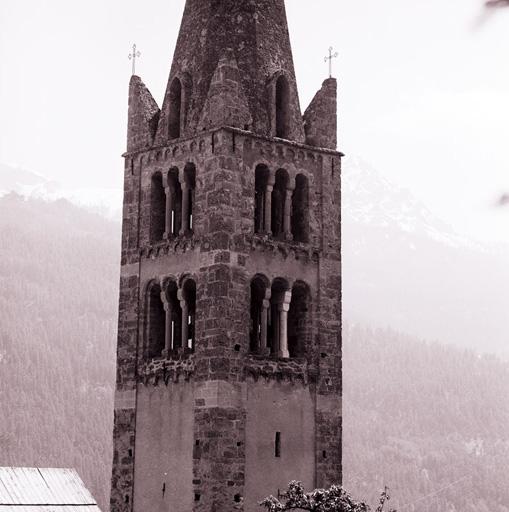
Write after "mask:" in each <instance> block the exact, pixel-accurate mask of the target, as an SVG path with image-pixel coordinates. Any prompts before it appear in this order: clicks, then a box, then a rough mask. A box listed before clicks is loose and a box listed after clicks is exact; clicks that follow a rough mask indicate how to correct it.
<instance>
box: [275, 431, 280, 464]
mask: <svg viewBox="0 0 509 512" xmlns="http://www.w3.org/2000/svg"><path fill="white" fill-rule="evenodd" d="M274 455H275V456H276V457H278V458H279V457H281V432H276V439H275V442H274Z"/></svg>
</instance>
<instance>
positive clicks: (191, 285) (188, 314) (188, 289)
mask: <svg viewBox="0 0 509 512" xmlns="http://www.w3.org/2000/svg"><path fill="white" fill-rule="evenodd" d="M182 294H183V298H184V300H183V304H182V346H183V348H184V349H185V350H190V351H194V346H195V334H196V327H195V326H196V283H195V282H194V280H193V279H187V280H186V281H185V282H184V285H183V288H182Z"/></svg>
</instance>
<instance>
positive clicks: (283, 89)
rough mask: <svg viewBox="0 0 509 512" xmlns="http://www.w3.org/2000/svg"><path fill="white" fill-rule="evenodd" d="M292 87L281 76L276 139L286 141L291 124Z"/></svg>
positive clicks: (277, 95)
mask: <svg viewBox="0 0 509 512" xmlns="http://www.w3.org/2000/svg"><path fill="white" fill-rule="evenodd" d="M289 118H290V87H289V84H288V80H287V78H286V77H285V76H284V75H281V76H280V77H279V78H278V79H277V81H276V137H279V138H281V139H286V138H287V137H288V132H289V124H290V119H289Z"/></svg>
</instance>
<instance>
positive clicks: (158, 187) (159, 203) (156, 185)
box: [150, 173, 166, 243]
mask: <svg viewBox="0 0 509 512" xmlns="http://www.w3.org/2000/svg"><path fill="white" fill-rule="evenodd" d="M165 228H166V193H165V191H164V186H163V177H162V175H161V174H160V173H156V174H154V175H153V176H152V183H151V190H150V241H151V243H156V242H160V241H161V240H162V239H163V237H164V232H165Z"/></svg>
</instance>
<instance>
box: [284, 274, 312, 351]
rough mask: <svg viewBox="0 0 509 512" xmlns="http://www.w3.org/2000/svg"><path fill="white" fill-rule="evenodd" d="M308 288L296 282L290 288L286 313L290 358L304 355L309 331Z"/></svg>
mask: <svg viewBox="0 0 509 512" xmlns="http://www.w3.org/2000/svg"><path fill="white" fill-rule="evenodd" d="M309 303H310V294H309V288H308V286H307V285H306V284H305V283H302V282H297V283H295V285H294V286H293V288H292V299H291V302H290V310H289V312H288V351H289V353H290V357H300V356H302V355H304V354H305V352H306V346H307V343H308V341H309V340H308V333H309V332H310V331H309V314H308V309H309Z"/></svg>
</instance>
